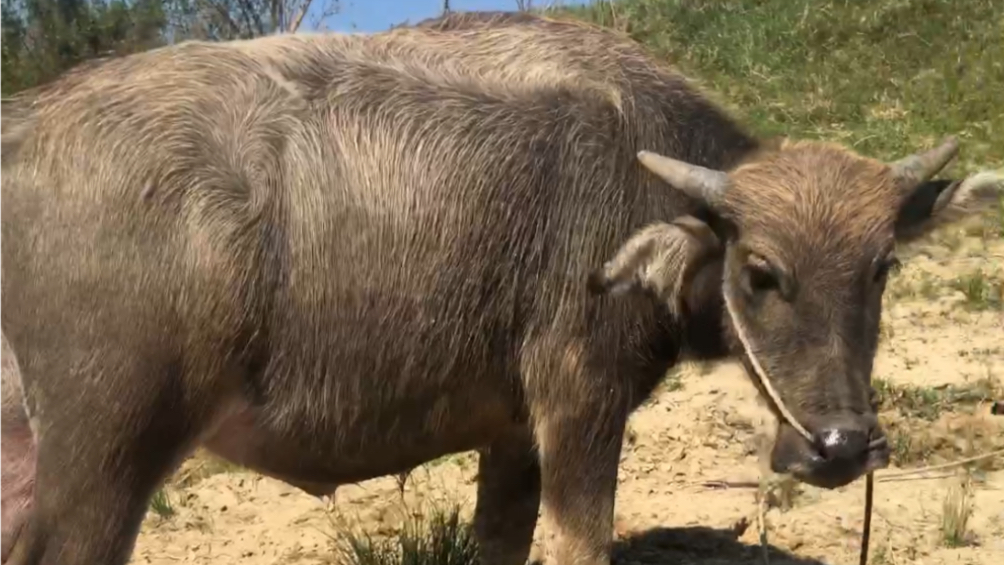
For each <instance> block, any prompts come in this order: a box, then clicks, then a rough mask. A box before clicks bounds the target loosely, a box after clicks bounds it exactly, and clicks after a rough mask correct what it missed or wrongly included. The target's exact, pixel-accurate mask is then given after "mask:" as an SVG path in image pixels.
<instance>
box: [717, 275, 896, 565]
mask: <svg viewBox="0 0 1004 565" xmlns="http://www.w3.org/2000/svg"><path fill="white" fill-rule="evenodd" d="M723 274H724V277H723V278H724V279H725V281H724V284H723V292H722V296H723V297H724V298H725V309H726V310H727V311H728V313H729V318H730V319H731V320H732V327H733V328H735V330H736V336H737V337H738V338H739V343H741V344H742V346H743V350H744V351H745V353H746V357H747V358H748V359H749V360H750V365H753V372H754V373H755V374H756V378H757V380H759V381H760V385H761V386H763V389H764V390H765V391H767V396H769V397H770V399H771V400H772V401H774V406H777V411H778V412H780V413H781V417H782V418H784V419H785V420H787V422H788V425H789V426H791V427H792V428H795V431H797V432H798V433H800V434H801V435H802V436H803V437H805V439H806V440H808V441H809V443H810V444H811V443H813V437H812V434H810V433H809V430H807V429H805V427H803V426H802V424H800V423H798V420H796V419H795V416H794V415H793V414H792V413H791V412H790V411H789V410H788V408H787V407H786V406H785V405H784V401H782V400H781V396H780V395H779V394H778V393H777V391H776V390H774V387H773V386H772V385H771V384H770V379H768V378H767V373H766V371H764V370H763V367H762V366H761V365H760V361H759V360H758V359H757V358H756V355H754V354H753V347H752V346H751V345H750V340H749V337H747V335H746V328H745V327H744V326H743V325H742V322H740V321H739V316H737V315H736V311H735V308H733V306H732V299H731V298H729V294H730V293H729V289H728V288H727V287H728V284H729V283H728V281H730V280H732V277H731V276H730V269H729V262H728V261H725V270H724V273H723ZM884 442H885V438H880V439H879V440H875V441H872V444H878V445H881V443H884ZM869 447H872V445H869ZM874 488H875V479H874V475H873V474H872V473H868V475H867V476H866V477H865V519H864V524H863V526H862V529H861V552H860V553H859V554H858V565H868V545H869V541H870V539H871V522H872V499H873V497H874V494H873V492H874Z"/></svg>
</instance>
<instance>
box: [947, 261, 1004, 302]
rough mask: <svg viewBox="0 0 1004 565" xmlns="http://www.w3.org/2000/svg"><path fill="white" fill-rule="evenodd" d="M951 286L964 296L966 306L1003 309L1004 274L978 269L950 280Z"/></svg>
mask: <svg viewBox="0 0 1004 565" xmlns="http://www.w3.org/2000/svg"><path fill="white" fill-rule="evenodd" d="M952 288H954V289H955V290H958V291H960V292H961V293H962V294H963V295H964V296H965V298H966V302H965V304H966V306H967V307H968V308H971V309H973V310H1001V309H1004V274H998V275H992V274H989V273H987V272H985V271H984V270H982V269H981V270H978V271H975V272H973V273H969V274H967V275H963V276H961V277H958V278H957V279H955V280H954V281H952Z"/></svg>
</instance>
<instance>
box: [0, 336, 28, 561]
mask: <svg viewBox="0 0 1004 565" xmlns="http://www.w3.org/2000/svg"><path fill="white" fill-rule="evenodd" d="M0 339H2V341H3V372H2V374H0V380H2V384H3V405H2V406H0V410H2V412H0V422H2V432H0V433H2V436H3V443H2V448H0V462H2V464H0V477H2V478H0V507H2V514H3V519H2V522H3V525H2V526H3V527H2V543H0V563H7V556H8V555H9V554H10V550H11V547H13V546H14V541H15V540H17V536H18V533H19V532H20V531H21V526H22V525H23V524H24V523H25V521H26V520H27V518H28V514H29V513H30V512H31V498H32V493H33V492H34V485H35V438H34V437H33V436H32V433H31V426H30V425H29V422H28V414H27V413H26V412H25V410H24V399H23V397H22V396H21V373H20V371H19V369H18V365H17V360H16V359H15V358H14V351H13V350H12V349H11V348H10V345H9V344H8V343H7V337H6V336H4V335H3V334H2V333H0Z"/></svg>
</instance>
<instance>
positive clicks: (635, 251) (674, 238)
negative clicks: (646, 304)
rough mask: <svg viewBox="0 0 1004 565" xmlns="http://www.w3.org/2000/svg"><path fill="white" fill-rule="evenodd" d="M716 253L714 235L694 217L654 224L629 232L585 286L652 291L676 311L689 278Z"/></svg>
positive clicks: (599, 290) (602, 289) (718, 244)
mask: <svg viewBox="0 0 1004 565" xmlns="http://www.w3.org/2000/svg"><path fill="white" fill-rule="evenodd" d="M720 251H721V242H720V240H719V238H718V236H716V235H715V232H714V231H712V229H711V228H710V227H709V226H708V224H706V223H704V222H702V221H700V220H698V219H697V218H694V217H692V216H683V217H680V218H677V219H676V220H674V221H673V222H671V223H658V224H653V225H650V226H648V227H646V228H644V229H642V230H640V231H638V232H637V233H635V234H634V235H633V236H631V238H630V239H628V240H627V241H626V242H625V243H624V244H623V245H622V246H621V248H620V249H618V250H617V253H616V254H615V255H614V257H613V258H612V259H610V260H609V261H607V263H606V264H605V265H603V267H602V268H600V269H598V270H597V271H595V272H593V273H592V275H590V277H589V289H590V290H591V291H592V292H594V293H596V294H606V293H614V294H617V293H622V292H628V291H632V290H642V291H647V292H651V293H653V294H654V295H655V296H657V297H658V298H659V299H660V300H662V301H663V302H665V303H666V305H667V306H669V307H670V308H671V309H672V310H673V311H674V313H676V312H679V311H680V310H681V307H682V303H683V301H684V300H685V298H686V297H687V296H688V294H689V288H687V286H688V284H689V281H690V280H691V279H692V278H693V276H694V274H695V273H696V272H697V271H698V270H699V268H700V267H701V266H702V265H704V264H705V263H706V262H707V261H708V260H709V259H710V258H712V257H715V256H717V255H718V254H719V253H720Z"/></svg>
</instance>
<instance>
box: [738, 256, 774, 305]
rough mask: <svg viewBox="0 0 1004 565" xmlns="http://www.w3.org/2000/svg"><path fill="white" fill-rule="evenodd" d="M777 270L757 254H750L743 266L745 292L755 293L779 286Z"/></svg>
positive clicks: (772, 289) (768, 290) (769, 290)
mask: <svg viewBox="0 0 1004 565" xmlns="http://www.w3.org/2000/svg"><path fill="white" fill-rule="evenodd" d="M780 285H781V281H780V278H779V277H778V273H777V270H776V269H774V267H773V266H772V265H771V264H770V263H769V262H767V260H766V259H764V258H763V257H760V256H758V255H750V256H749V258H748V259H747V261H746V265H745V267H744V268H743V286H744V287H745V290H746V292H747V293H749V294H752V295H756V294H762V293H765V292H771V291H774V290H777V289H778V288H780Z"/></svg>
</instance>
